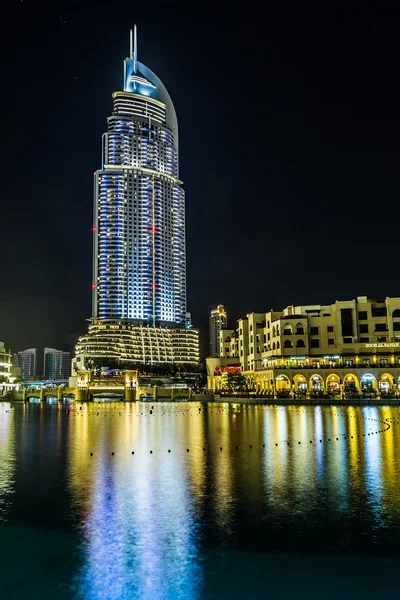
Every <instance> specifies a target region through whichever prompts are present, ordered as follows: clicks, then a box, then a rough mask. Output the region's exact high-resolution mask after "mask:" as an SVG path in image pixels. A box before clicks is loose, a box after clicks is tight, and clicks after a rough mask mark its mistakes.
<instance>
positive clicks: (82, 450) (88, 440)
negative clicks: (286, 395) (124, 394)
mask: <svg viewBox="0 0 400 600" xmlns="http://www.w3.org/2000/svg"><path fill="white" fill-rule="evenodd" d="M152 406H154V409H153V410H152ZM320 440H321V441H320ZM299 442H300V443H299ZM221 448H222V450H221ZM113 453H114V454H113ZM91 454H93V455H91ZM399 590H400V413H399V408H398V407H392V408H385V407H354V408H353V407H336V406H335V407H322V408H321V407H299V406H293V407H291V406H285V407H279V406H261V405H228V404H208V405H202V404H199V403H156V404H153V405H152V404H151V403H136V404H124V403H102V404H98V403H97V404H84V405H82V407H81V405H80V404H77V405H76V406H73V405H72V406H71V407H70V408H69V409H68V407H66V406H65V405H64V406H61V405H57V404H56V405H47V404H26V405H24V404H22V403H17V404H13V405H10V404H6V403H3V404H0V598H2V600H8V599H9V598H10V599H13V600H16V599H29V600H31V599H36V598H38V599H39V598H40V599H41V600H45V599H48V598H49V599H50V598H51V599H56V600H58V599H59V600H62V599H64V598H81V599H90V600H100V599H102V600H103V599H104V600H114V599H118V600H135V599H143V600H147V599H149V600H150V599H151V600H159V599H165V600H169V599H171V600H172V599H174V600H175V599H181V598H182V599H185V600H186V599H188V600H190V599H203V598H207V599H208V598H218V599H219V598H227V599H242V598H245V599H252V598H341V599H342V598H349V599H353V598H376V597H380V598H398V597H399V594H400V591H399Z"/></svg>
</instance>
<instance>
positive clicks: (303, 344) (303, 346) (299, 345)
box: [296, 340, 306, 348]
mask: <svg viewBox="0 0 400 600" xmlns="http://www.w3.org/2000/svg"><path fill="white" fill-rule="evenodd" d="M305 347H306V345H305V343H304V340H297V342H296V348H305Z"/></svg>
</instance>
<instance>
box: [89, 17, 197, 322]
mask: <svg viewBox="0 0 400 600" xmlns="http://www.w3.org/2000/svg"><path fill="white" fill-rule="evenodd" d="M113 101H114V105H113V112H112V115H111V116H110V117H109V118H108V119H107V132H106V133H105V134H104V135H103V151H102V168H101V170H99V171H97V172H96V173H95V185H94V226H93V234H94V269H93V271H94V281H93V286H92V287H93V316H94V317H98V318H100V319H115V318H117V319H129V320H134V321H137V323H138V324H141V325H143V324H150V325H152V326H166V327H185V319H186V252H185V195H184V192H183V190H182V187H181V184H182V182H181V181H180V179H179V170H178V125H177V119H176V114H175V109H174V105H173V104H172V101H171V98H170V96H169V94H168V92H167V90H166V89H165V87H164V85H163V84H162V82H161V81H160V80H159V78H158V77H157V76H156V75H155V74H154V73H153V72H152V71H151V70H150V69H148V68H147V67H145V66H144V65H143V64H142V63H140V62H138V60H137V43H136V27H135V31H134V37H133V36H132V33H131V52H130V57H129V58H127V59H126V60H125V63H124V85H123V91H120V92H115V93H114V94H113Z"/></svg>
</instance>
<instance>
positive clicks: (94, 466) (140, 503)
mask: <svg viewBox="0 0 400 600" xmlns="http://www.w3.org/2000/svg"><path fill="white" fill-rule="evenodd" d="M116 408H118V411H117V410H116ZM184 410H185V411H186V408H185V409H184ZM85 411H86V412H91V414H90V416H89V414H87V415H85V414H83V415H81V416H78V417H75V419H76V421H75V424H76V426H75V431H74V440H73V443H72V444H71V463H70V472H71V487H72V493H73V496H74V497H75V498H76V499H78V500H79V501H78V503H77V505H78V506H79V505H82V504H83V506H84V512H83V514H82V517H83V522H82V535H83V545H82V549H83V553H84V564H83V568H82V570H81V573H80V574H79V577H78V580H77V585H78V588H79V592H80V594H81V595H82V596H83V597H85V598H92V599H97V598H143V599H145V598H152V599H154V598H164V597H168V598H170V597H171V598H174V597H175V598H195V597H196V594H197V590H198V589H199V586H200V582H201V577H200V576H201V571H200V569H199V567H198V566H197V565H198V557H197V546H196V535H197V532H196V530H197V524H196V511H195V510H194V499H193V497H194V494H193V493H192V491H191V488H193V487H194V488H196V487H197V486H199V487H200V488H201V486H202V485H203V482H202V480H201V477H202V473H203V472H204V469H202V468H201V469H199V463H200V464H201V460H202V455H200V453H199V452H197V454H196V452H195V453H194V456H193V455H191V456H189V457H187V456H186V455H185V454H184V453H183V445H182V438H183V437H184V436H181V435H179V433H180V432H181V433H182V431H181V430H185V431H186V433H187V434H189V437H190V438H194V439H196V437H198V436H199V433H200V432H199V430H198V427H200V428H201V425H200V424H201V419H200V418H199V419H197V422H196V420H195V419H192V422H191V423H190V424H189V419H187V420H186V425H187V426H188V427H187V429H186V427H185V426H184V425H182V423H183V416H182V415H183V413H182V411H181V412H180V414H179V417H178V415H177V414H176V413H175V411H169V413H168V414H163V415H162V412H161V411H157V414H156V415H154V418H152V415H150V414H149V411H148V410H147V407H146V409H145V412H146V415H145V416H144V415H142V414H141V413H140V411H141V409H140V408H139V407H138V406H133V405H124V406H123V407H122V411H123V413H124V414H123V415H122V416H120V414H119V413H120V412H121V405H117V406H115V405H114V406H112V405H110V406H107V407H105V408H102V409H100V411H101V415H99V416H98V417H97V413H95V412H94V411H93V409H91V407H89V408H87V407H85ZM105 415H106V416H105ZM103 419H104V420H103ZM196 425H197V426H196ZM169 433H170V434H171V435H169ZM81 440H83V444H82V443H81ZM168 450H170V451H171V452H168ZM91 451H93V457H91V456H90V452H91ZM150 451H152V453H150ZM112 452H114V455H112ZM132 452H134V454H132ZM88 457H89V458H88ZM82 472H84V473H83V479H81V478H80V473H82ZM190 473H192V477H191V476H190ZM78 512H79V510H78ZM79 518H80V517H79V514H78V515H77V520H79Z"/></svg>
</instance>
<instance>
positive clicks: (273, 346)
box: [272, 342, 275, 350]
mask: <svg viewBox="0 0 400 600" xmlns="http://www.w3.org/2000/svg"><path fill="white" fill-rule="evenodd" d="M272 350H275V342H274V343H273V344H272Z"/></svg>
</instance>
